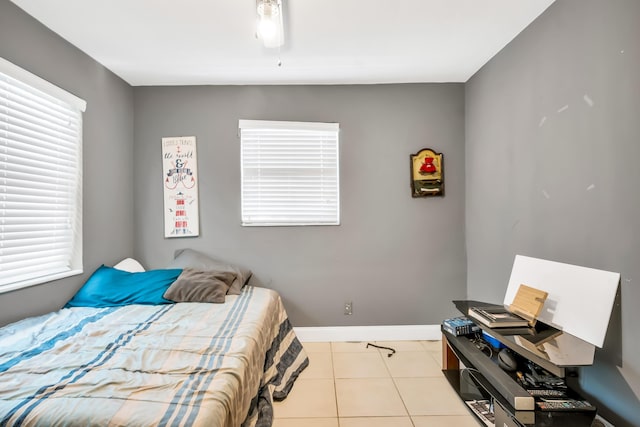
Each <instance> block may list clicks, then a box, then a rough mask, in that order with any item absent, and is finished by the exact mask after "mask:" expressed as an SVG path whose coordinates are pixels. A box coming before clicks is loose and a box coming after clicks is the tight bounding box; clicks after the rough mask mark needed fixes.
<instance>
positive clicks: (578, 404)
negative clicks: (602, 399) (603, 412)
mask: <svg viewBox="0 0 640 427" xmlns="http://www.w3.org/2000/svg"><path fill="white" fill-rule="evenodd" d="M536 405H537V406H538V408H539V409H540V410H541V411H585V412H595V411H596V407H595V406H593V405H592V404H591V403H589V402H587V401H586V400H576V399H543V400H541V401H539V402H536Z"/></svg>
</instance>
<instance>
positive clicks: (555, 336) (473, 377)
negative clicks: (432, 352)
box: [442, 301, 595, 427]
mask: <svg viewBox="0 0 640 427" xmlns="http://www.w3.org/2000/svg"><path fill="white" fill-rule="evenodd" d="M454 304H455V305H456V307H457V308H458V310H460V312H461V313H463V314H464V315H466V314H467V313H468V308H469V307H470V306H490V305H493V304H488V303H483V302H479V301H454ZM477 324H478V326H480V327H481V328H482V330H484V331H486V332H487V333H489V334H490V335H491V336H492V337H494V338H495V339H497V340H498V341H500V342H501V343H502V344H504V345H505V346H507V347H508V348H510V349H511V350H512V351H514V352H515V353H516V354H518V355H519V357H520V358H522V359H524V360H528V361H532V362H533V363H535V364H536V365H538V366H540V367H542V368H543V369H545V370H547V371H548V372H550V373H552V374H554V375H556V376H558V377H564V376H565V368H568V367H572V366H580V365H585V364H590V363H587V362H588V361H589V357H591V362H592V361H593V355H592V354H591V355H589V354H588V355H587V357H585V356H584V355H580V354H578V353H579V352H580V350H581V349H582V350H583V351H584V350H585V348H586V350H587V352H588V350H589V349H588V347H585V346H590V347H593V346H592V345H591V344H589V343H586V342H584V341H582V340H580V339H578V338H576V337H574V336H571V335H570V334H566V333H562V332H561V331H557V330H550V329H549V328H548V327H546V326H545V325H539V326H538V328H537V329H536V330H535V331H522V330H520V331H517V330H512V329H509V330H504V329H503V330H498V329H491V328H488V327H486V326H484V325H482V324H480V322H477ZM525 329H526V328H525ZM551 329H553V328H551ZM517 332H521V333H524V335H523V334H518V333H517ZM442 333H443V339H442V343H443V353H442V369H443V373H444V375H445V377H446V378H447V379H448V380H449V382H450V384H451V385H452V387H453V388H454V389H455V390H456V391H457V392H458V394H459V395H460V397H461V398H462V399H463V400H465V401H469V400H480V399H488V400H490V401H492V402H494V407H495V415H496V422H497V423H496V425H499V426H500V427H503V424H504V425H506V426H515V427H519V426H527V427H529V426H531V427H532V426H536V427H547V426H558V427H559V426H562V427H582V426H584V427H587V426H591V423H592V420H593V418H594V417H595V413H594V412H564V411H563V412H546V411H544V412H543V411H540V410H537V409H536V406H535V402H534V398H533V397H532V396H531V394H529V392H528V391H527V390H526V389H525V388H524V387H523V386H521V384H520V383H519V382H518V381H517V379H516V374H515V373H509V372H506V371H504V370H502V369H501V368H500V367H499V366H498V365H497V351H494V352H493V353H494V354H493V355H492V357H489V355H487V354H485V353H483V352H482V351H481V350H480V349H479V348H478V347H476V345H475V344H474V343H473V340H472V337H468V336H454V335H452V334H450V333H448V332H446V331H444V330H443V331H442ZM527 337H528V339H527ZM594 351H595V349H593V352H594ZM593 352H592V353H593ZM556 363H557V364H556ZM461 364H462V365H463V366H464V367H465V369H461ZM569 393H570V395H571V396H572V397H574V398H580V397H579V396H578V395H577V393H575V392H573V391H571V390H569Z"/></svg>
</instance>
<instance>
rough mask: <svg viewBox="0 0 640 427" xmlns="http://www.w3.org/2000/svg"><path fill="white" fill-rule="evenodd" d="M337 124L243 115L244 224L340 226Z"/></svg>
mask: <svg viewBox="0 0 640 427" xmlns="http://www.w3.org/2000/svg"><path fill="white" fill-rule="evenodd" d="M338 131H339V126H338V124H337V123H302V122H272V121H256V120H240V140H241V146H242V148H241V166H242V225H245V226H255V225H276V226H277V225H338V224H340V194H339V193H340V192H339V188H340V185H339V184H340V183H339V162H338V160H339V159H338V157H339V156H338V152H339V150H338Z"/></svg>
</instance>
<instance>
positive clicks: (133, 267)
mask: <svg viewBox="0 0 640 427" xmlns="http://www.w3.org/2000/svg"><path fill="white" fill-rule="evenodd" d="M113 268H117V269H118V270H122V271H128V272H129V273H142V272H143V271H145V269H144V267H143V266H142V264H140V263H139V262H138V261H136V260H135V259H133V258H125V259H123V260H122V261H120V262H119V263H117V264H116V265H114V266H113Z"/></svg>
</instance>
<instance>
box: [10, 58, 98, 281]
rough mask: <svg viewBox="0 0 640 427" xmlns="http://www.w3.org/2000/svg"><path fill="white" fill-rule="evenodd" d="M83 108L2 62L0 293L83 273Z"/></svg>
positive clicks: (36, 79) (59, 91) (49, 84)
mask: <svg viewBox="0 0 640 427" xmlns="http://www.w3.org/2000/svg"><path fill="white" fill-rule="evenodd" d="M85 106H86V104H85V102H84V101H83V100H81V99H79V98H76V97H75V96H74V95H71V94H69V93H67V92H66V91H64V90H62V89H60V88H58V87H56V86H54V85H52V84H51V83H48V82H46V81H44V80H42V79H41V78H39V77H37V76H35V75H33V74H31V73H29V72H27V71H25V70H23V69H22V68H20V67H17V66H15V65H13V64H12V63H10V62H8V61H6V60H4V59H2V58H0V292H6V291H10V290H13V289H18V288H23V287H26V286H31V285H35V284H38V283H43V282H47V281H50V280H54V279H59V278H62V277H66V276H71V275H73V274H80V273H82V199H81V197H82V173H81V172H82V168H81V165H82V157H81V153H82V112H83V111H84V110H85Z"/></svg>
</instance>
